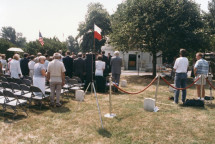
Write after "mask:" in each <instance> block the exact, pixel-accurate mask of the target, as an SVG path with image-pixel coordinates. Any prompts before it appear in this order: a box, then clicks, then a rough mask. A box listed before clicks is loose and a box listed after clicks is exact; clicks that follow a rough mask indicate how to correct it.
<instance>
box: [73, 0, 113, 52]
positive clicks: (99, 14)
mask: <svg viewBox="0 0 215 144" xmlns="http://www.w3.org/2000/svg"><path fill="white" fill-rule="evenodd" d="M94 24H96V25H97V26H98V27H100V28H101V29H102V36H103V40H101V41H98V40H97V39H96V40H95V50H94V48H93V46H94V35H93V29H94ZM78 31H79V34H78V36H77V38H76V39H79V38H80V39H81V44H80V47H81V49H82V51H83V52H89V51H96V52H99V51H101V47H102V46H103V45H104V44H105V36H106V35H108V34H109V33H110V32H111V23H110V16H109V14H108V12H107V10H106V9H104V8H103V5H102V4H100V3H90V4H89V5H88V11H87V14H86V16H85V21H84V22H81V23H80V24H79V28H78Z"/></svg>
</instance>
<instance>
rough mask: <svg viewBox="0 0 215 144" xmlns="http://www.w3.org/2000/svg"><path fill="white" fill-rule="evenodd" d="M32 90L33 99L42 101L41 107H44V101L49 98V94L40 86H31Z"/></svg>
mask: <svg viewBox="0 0 215 144" xmlns="http://www.w3.org/2000/svg"><path fill="white" fill-rule="evenodd" d="M30 91H31V94H32V97H31V98H32V100H34V101H39V102H40V109H41V108H42V102H43V101H44V100H46V99H47V98H49V95H46V94H44V93H43V92H42V91H41V89H40V88H38V87H35V86H31V87H30Z"/></svg>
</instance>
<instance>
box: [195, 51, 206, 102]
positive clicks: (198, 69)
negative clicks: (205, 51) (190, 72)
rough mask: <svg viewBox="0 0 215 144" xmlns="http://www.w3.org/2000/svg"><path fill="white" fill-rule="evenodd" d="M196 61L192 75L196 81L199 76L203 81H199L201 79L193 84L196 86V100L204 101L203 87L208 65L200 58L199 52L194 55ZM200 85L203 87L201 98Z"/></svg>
mask: <svg viewBox="0 0 215 144" xmlns="http://www.w3.org/2000/svg"><path fill="white" fill-rule="evenodd" d="M196 59H197V62H196V64H195V66H194V74H195V76H196V77H195V79H197V78H198V77H199V76H200V75H202V76H203V80H202V81H201V79H199V80H198V81H197V82H196V83H195V84H196V89H197V94H198V99H201V100H204V97H205V88H204V85H206V80H205V78H206V77H207V75H208V70H209V64H208V62H207V61H206V60H205V59H203V58H202V53H200V52H198V53H197V54H196ZM202 82H203V83H202ZM201 84H202V85H203V87H202V97H201Z"/></svg>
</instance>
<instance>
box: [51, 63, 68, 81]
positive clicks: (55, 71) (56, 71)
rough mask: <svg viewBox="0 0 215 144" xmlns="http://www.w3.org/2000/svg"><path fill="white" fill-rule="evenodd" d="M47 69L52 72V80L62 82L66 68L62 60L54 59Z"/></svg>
mask: <svg viewBox="0 0 215 144" xmlns="http://www.w3.org/2000/svg"><path fill="white" fill-rule="evenodd" d="M47 71H48V72H49V73H50V82H62V73H63V72H65V71H66V69H65V67H64V64H63V63H62V62H61V61H59V60H57V59H54V60H53V61H51V62H49V64H48V68H47Z"/></svg>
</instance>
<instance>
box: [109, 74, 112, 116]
mask: <svg viewBox="0 0 215 144" xmlns="http://www.w3.org/2000/svg"><path fill="white" fill-rule="evenodd" d="M111 87H112V80H111V77H110V78H109V103H110V106H109V111H110V114H111V113H112V101H111V94H112V90H111Z"/></svg>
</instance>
